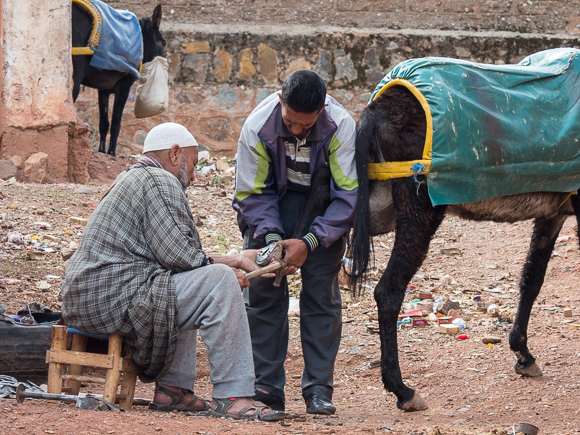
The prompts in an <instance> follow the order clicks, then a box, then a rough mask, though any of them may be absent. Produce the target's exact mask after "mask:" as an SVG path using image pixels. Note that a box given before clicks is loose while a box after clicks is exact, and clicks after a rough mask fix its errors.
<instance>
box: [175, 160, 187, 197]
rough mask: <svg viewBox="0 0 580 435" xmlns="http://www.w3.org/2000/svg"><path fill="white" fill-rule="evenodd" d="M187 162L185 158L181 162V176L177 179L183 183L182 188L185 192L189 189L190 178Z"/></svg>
mask: <svg viewBox="0 0 580 435" xmlns="http://www.w3.org/2000/svg"><path fill="white" fill-rule="evenodd" d="M187 169H188V168H187V160H186V159H185V158H184V159H182V160H181V167H180V168H179V175H178V176H177V179H178V180H179V182H180V183H181V187H183V191H184V192H185V191H186V190H187V188H188V187H189V184H190V182H189V178H188V177H187Z"/></svg>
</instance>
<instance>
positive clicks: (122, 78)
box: [72, 3, 165, 156]
mask: <svg viewBox="0 0 580 435" xmlns="http://www.w3.org/2000/svg"><path fill="white" fill-rule="evenodd" d="M139 24H140V25H141V33H142V35H143V63H147V62H151V61H152V60H153V59H154V58H155V57H157V56H164V55H165V39H163V36H162V35H161V32H160V31H159V25H160V24H161V5H157V6H156V7H155V10H154V11H153V14H151V16H149V17H147V18H142V19H140V20H139ZM92 28H93V21H92V18H91V16H90V15H89V13H88V12H87V11H86V10H85V9H84V8H82V7H81V6H79V5H78V4H76V3H73V5H72V46H73V47H84V46H86V45H87V41H88V39H89V36H90V34H91V30H92ZM91 58H92V56H73V82H74V85H73V100H74V101H76V99H77V97H78V95H79V91H80V88H81V85H85V86H88V87H89V88H95V89H98V91H99V136H100V143H99V152H101V153H104V152H105V148H106V143H107V133H108V132H109V114H108V112H109V96H110V95H111V94H114V95H115V102H114V104H113V116H112V119H111V138H110V140H109V150H108V154H110V155H112V156H114V155H116V153H117V138H118V137H119V132H120V131H121V118H122V117H123V109H124V108H125V103H126V102H127V98H128V97H129V91H130V89H131V85H133V83H134V82H135V77H134V76H132V75H131V74H125V73H122V72H119V71H111V70H98V69H96V68H93V67H91V66H90V65H89V63H90V61H91Z"/></svg>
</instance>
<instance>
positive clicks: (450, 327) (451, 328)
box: [439, 325, 459, 334]
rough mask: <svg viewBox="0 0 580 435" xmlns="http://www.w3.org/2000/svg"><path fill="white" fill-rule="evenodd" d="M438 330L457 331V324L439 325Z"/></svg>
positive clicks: (452, 332) (451, 332)
mask: <svg viewBox="0 0 580 435" xmlns="http://www.w3.org/2000/svg"><path fill="white" fill-rule="evenodd" d="M439 330H440V331H442V332H444V333H446V334H457V333H459V326H457V325H439Z"/></svg>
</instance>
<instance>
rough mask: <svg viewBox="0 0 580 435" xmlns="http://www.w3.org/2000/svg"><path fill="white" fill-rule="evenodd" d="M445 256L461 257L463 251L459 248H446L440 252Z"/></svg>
mask: <svg viewBox="0 0 580 435" xmlns="http://www.w3.org/2000/svg"><path fill="white" fill-rule="evenodd" d="M439 252H440V253H441V254H443V255H461V254H462V252H461V249H459V248H445V249H441V250H440V251H439Z"/></svg>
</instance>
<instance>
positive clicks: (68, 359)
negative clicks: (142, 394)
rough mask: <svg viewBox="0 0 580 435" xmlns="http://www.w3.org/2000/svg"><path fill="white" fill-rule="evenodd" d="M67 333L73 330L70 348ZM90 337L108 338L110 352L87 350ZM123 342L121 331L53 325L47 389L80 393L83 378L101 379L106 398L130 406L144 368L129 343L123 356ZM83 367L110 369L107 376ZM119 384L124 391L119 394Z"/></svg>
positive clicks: (47, 358) (56, 391) (97, 381)
mask: <svg viewBox="0 0 580 435" xmlns="http://www.w3.org/2000/svg"><path fill="white" fill-rule="evenodd" d="M67 334H72V346H71V350H66V347H67ZM89 337H94V338H101V339H107V340H109V352H108V354H106V355H105V354H98V353H89V352H86V350H87V340H88V338H89ZM122 344H123V337H122V336H121V335H111V336H108V335H100V334H88V333H85V332H82V331H79V330H76V329H73V328H68V327H67V326H61V325H54V326H53V327H52V343H51V346H50V350H48V351H46V362H47V363H48V388H47V390H48V392H49V393H52V394H62V393H63V392H64V393H69V394H73V395H78V394H79V390H80V387H81V382H96V383H101V384H105V391H104V393H103V399H104V400H106V401H107V402H111V403H115V402H118V403H119V406H120V407H121V408H122V409H125V410H129V409H131V406H133V396H134V395H135V382H136V381H137V375H138V374H139V373H140V372H141V369H140V367H139V366H137V364H135V362H134V361H133V359H132V358H131V349H129V347H128V346H127V352H126V355H125V358H122V357H121V345H122ZM84 367H100V368H104V369H106V370H107V374H106V377H104V378H100V377H96V376H83V368H84ZM121 374H122V377H121ZM63 380H66V382H67V386H66V387H63ZM119 381H120V382H119ZM119 385H120V386H121V392H120V394H117V386H119Z"/></svg>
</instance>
